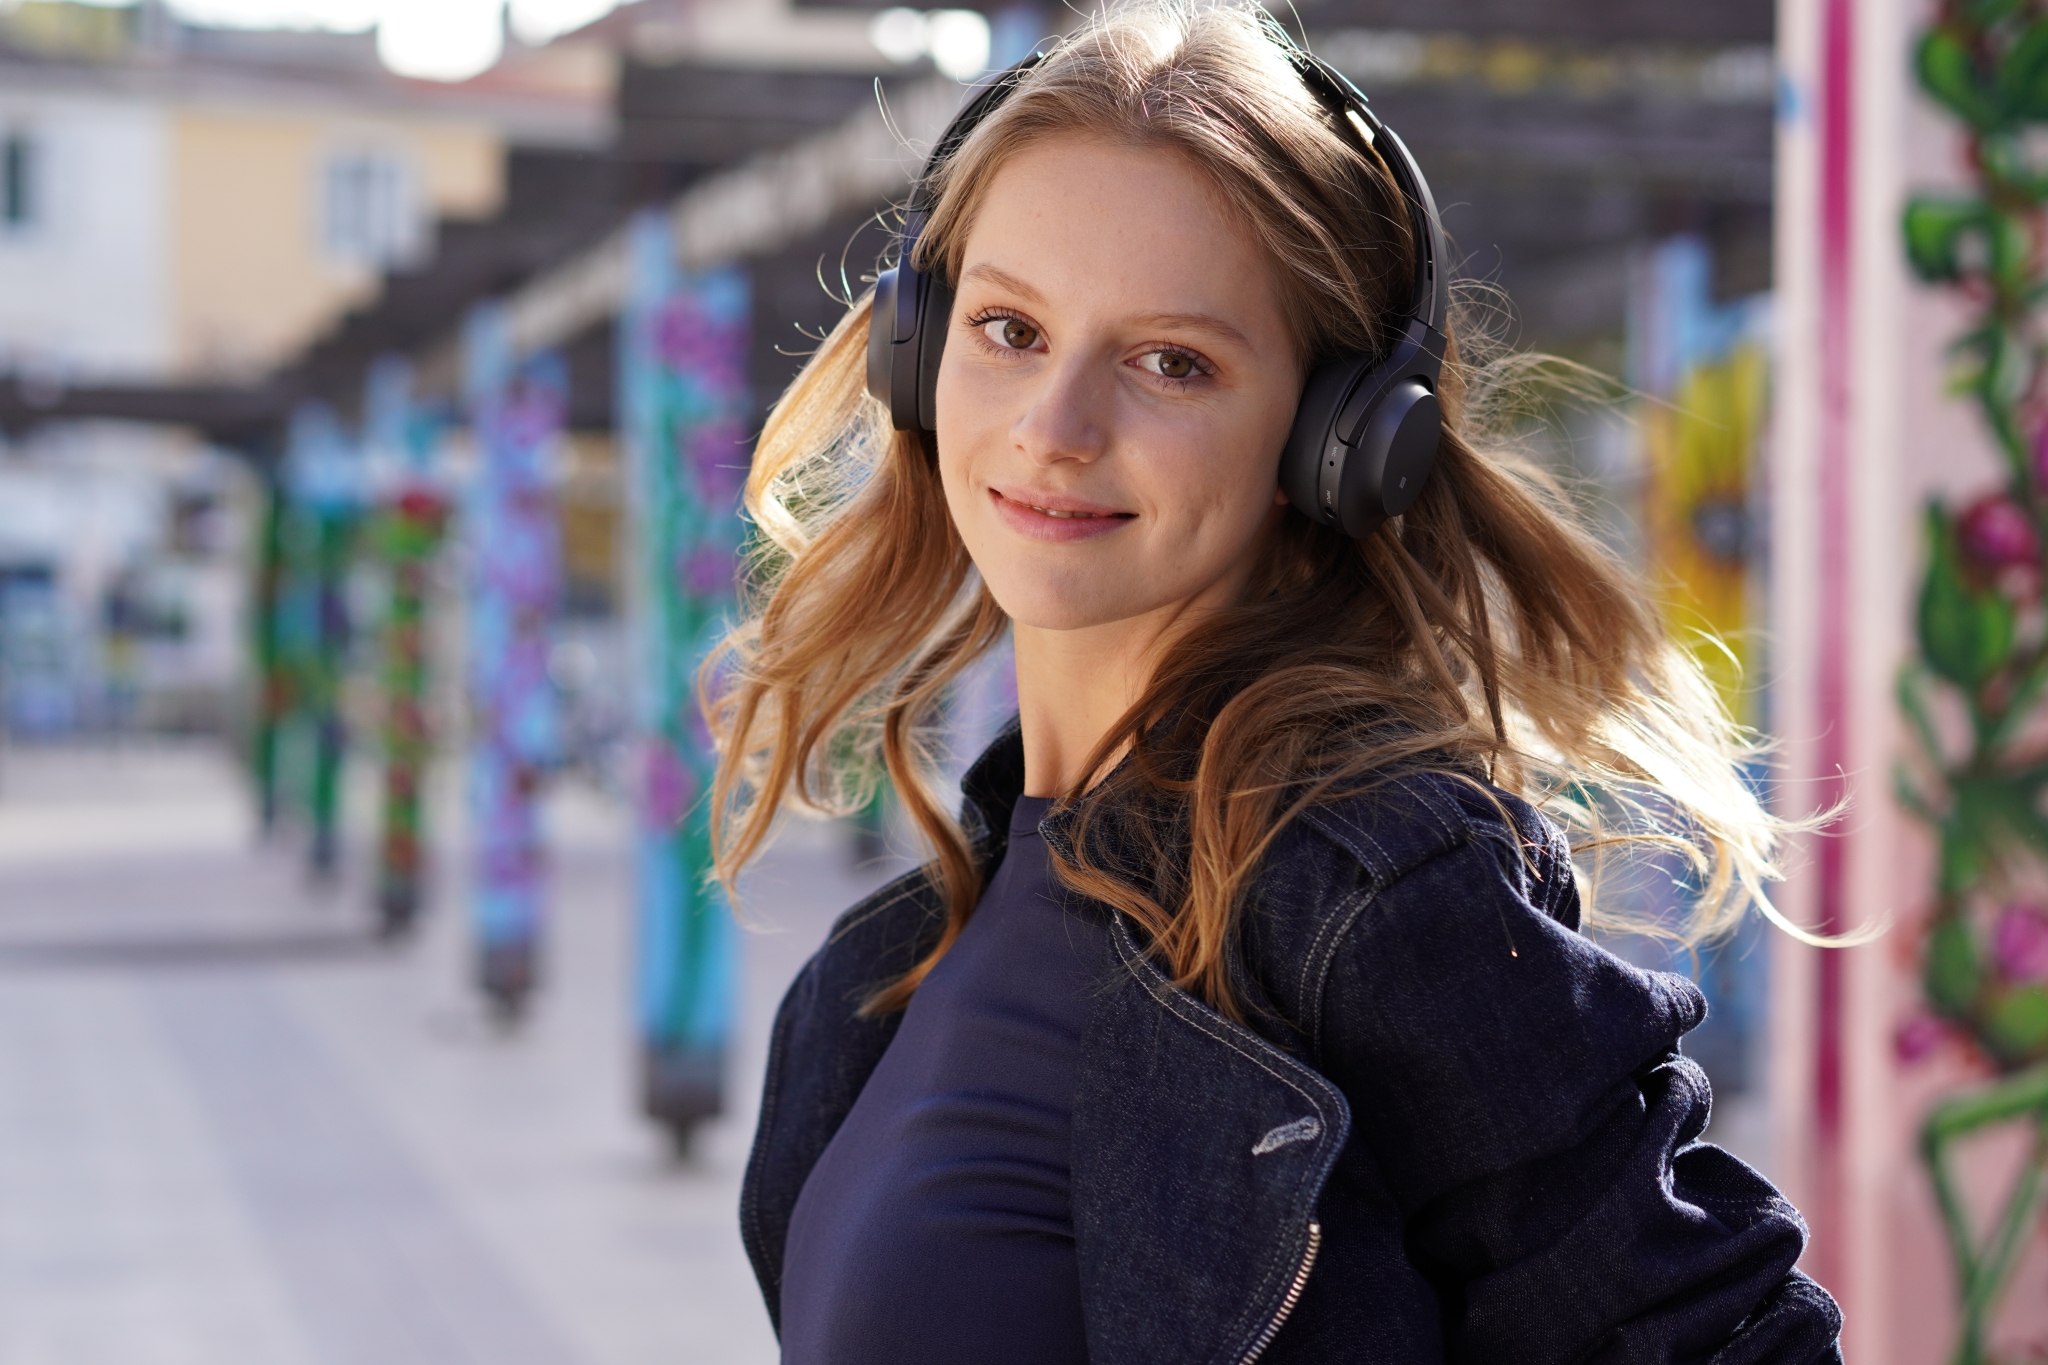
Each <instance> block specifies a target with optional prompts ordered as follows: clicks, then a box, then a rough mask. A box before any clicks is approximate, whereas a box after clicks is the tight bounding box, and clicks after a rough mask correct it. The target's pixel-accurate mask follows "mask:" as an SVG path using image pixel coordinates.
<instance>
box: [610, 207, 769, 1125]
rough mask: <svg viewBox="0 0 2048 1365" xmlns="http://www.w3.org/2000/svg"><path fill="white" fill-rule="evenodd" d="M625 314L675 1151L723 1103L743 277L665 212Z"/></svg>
mask: <svg viewBox="0 0 2048 1365" xmlns="http://www.w3.org/2000/svg"><path fill="white" fill-rule="evenodd" d="M632 241H633V250H632V261H633V267H632V282H631V286H630V291H629V296H628V301H627V305H626V310H625V312H624V314H623V316H622V317H621V319H620V330H619V348H618V355H619V375H620V380H619V382H620V395H619V411H620V414H621V419H622V420H621V423H620V429H621V432H622V435H623V437H624V440H625V450H626V461H627V467H628V471H629V472H628V478H629V480H630V486H631V496H630V497H629V498H628V499H627V503H628V506H629V507H630V508H631V513H630V516H631V518H632V522H631V527H630V540H631V544H632V576H633V584H632V587H633V600H634V603H635V610H634V612H633V620H634V624H635V631H636V635H635V640H634V655H635V658H636V660H637V667H638V673H639V677H638V696H637V705H636V713H637V714H636V723H637V727H638V730H639V737H640V753H641V757H642V766H641V789H640V830H639V867H638V899H639V924H640V944H639V953H640V966H639V1007H640V1020H639V1022H640V1028H641V1036H642V1040H643V1048H644V1060H645V1072H644V1076H645V1079H644V1085H645V1091H644V1103H645V1106H646V1109H647V1112H648V1114H649V1115H650V1116H651V1117H653V1118H654V1119H655V1120H656V1121H657V1122H659V1123H661V1124H663V1125H664V1126H665V1127H667V1128H668V1129H669V1131H670V1132H671V1133H672V1134H674V1136H675V1138H676V1140H677V1142H678V1143H679V1144H680V1143H682V1142H684V1141H686V1140H687V1138H688V1136H689V1133H690V1130H691V1129H692V1128H693V1127H694V1126H695V1125H696V1124H697V1123H698V1122H699V1121H700V1120H702V1119H704V1118H707V1117H709V1116H711V1115H713V1114H716V1113H718V1112H719V1109H720V1107H721V1104H722V1098H723V1097H722V1088H723V1071H724V1060H725V1045H726V1037H727V1034H728V1031H729V1028H730V1019H731V1014H732V996H733V979H734V974H735V949H736V943H735V940H734V934H733V924H732V916H731V912H730V910H729V907H728V906H727V905H726V903H725V899H724V897H723V896H722V895H721V894H720V893H719V891H718V888H717V886H716V884H715V883H713V882H712V881H711V880H710V873H711V832H710V809H709V803H708V801H707V800H706V796H707V793H708V792H709V791H710V787H711V776H712V770H713V766H714V763H715V757H714V755H713V752H712V746H711V739H710V735H709V733H708V731H707V730H706V728H705V725H704V720H703V716H702V714H701V713H700V711H699V709H698V707H697V704H696V699H695V691H694V678H695V674H696V670H697V665H698V663H699V662H700V661H701V660H702V659H703V658H704V656H705V654H706V652H707V651H708V650H709V649H710V647H711V646H712V644H713V643H714V642H715V641H716V639H717V637H718V634H719V632H720V630H721V629H722V628H723V626H724V624H725V620H726V616H727V613H728V611H729V609H730V607H731V604H732V598H733V574H734V568H735V564H736V559H737V555H738V551H739V546H740V535H741V532H740V520H739V495H740V487H741V485H742V483H743V482H744V481H745V477H746V461H747V450H746V446H745V444H744V441H745V437H746V428H745V421H746V414H747V392H746V358H747V332H748V329H747V321H748V307H749V304H748V292H747V281H746V277H745V276H744V275H742V274H741V273H740V272H739V271H737V270H731V269H725V270H718V271H713V272H711V273H709V274H705V275H699V276H693V277H687V278H685V277H682V276H679V275H678V273H677V270H676V267H675V246H674V237H673V234H672V232H671V230H670V227H669V225H668V222H667V220H666V219H665V218H663V217H662V216H660V215H657V214H648V215H646V216H644V217H643V218H642V219H641V220H640V221H639V222H638V223H636V224H635V226H634V230H633V237H632Z"/></svg>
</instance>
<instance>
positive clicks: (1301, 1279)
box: [1238, 1223, 1323, 1365]
mask: <svg viewBox="0 0 2048 1365" xmlns="http://www.w3.org/2000/svg"><path fill="white" fill-rule="evenodd" d="M1322 1247H1323V1225H1322V1224H1321V1223H1310V1224H1309V1225H1308V1250H1307V1251H1305V1252H1303V1253H1302V1256H1301V1268H1300V1269H1298V1270H1296V1271H1295V1272H1294V1283H1293V1284H1290V1285H1288V1286H1287V1297H1286V1298H1284V1299H1282V1300H1280V1309H1279V1311H1278V1312H1276V1313H1274V1314H1273V1320H1272V1321H1271V1322H1269V1323H1267V1324H1266V1330H1265V1331H1263V1332H1261V1333H1259V1339H1258V1340H1257V1341H1254V1342H1253V1343H1252V1348H1251V1349H1250V1350H1249V1351H1246V1352H1245V1353H1244V1359H1243V1360H1241V1361H1239V1362H1238V1365H1252V1362H1253V1361H1255V1360H1257V1359H1258V1358H1259V1357H1260V1356H1261V1355H1263V1354H1265V1351H1266V1348H1267V1347H1268V1346H1271V1345H1272V1344H1273V1338H1274V1337H1276V1336H1278V1335H1280V1326H1281V1324H1282V1323H1284V1322H1286V1321H1287V1316H1288V1314H1290V1313H1292V1312H1293V1311H1294V1305H1295V1304H1297V1303H1300V1302H1301V1291H1302V1290H1303V1289H1305V1288H1307V1287H1308V1272H1309V1271H1310V1270H1312V1269H1314V1268H1315V1263H1316V1253H1317V1252H1318V1251H1320V1250H1322Z"/></svg>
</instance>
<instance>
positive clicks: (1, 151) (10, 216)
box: [0, 128, 42, 232]
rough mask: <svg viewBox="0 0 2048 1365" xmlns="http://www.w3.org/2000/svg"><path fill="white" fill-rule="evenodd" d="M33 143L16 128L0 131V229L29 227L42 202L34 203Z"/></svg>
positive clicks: (36, 215)
mask: <svg viewBox="0 0 2048 1365" xmlns="http://www.w3.org/2000/svg"><path fill="white" fill-rule="evenodd" d="M36 174H37V167H36V144H35V140H34V139H33V138H31V137H30V136H29V135H28V133H27V132H25V131H24V130H22V129H19V128H10V129H7V130H6V131H5V132H4V133H0V231H6V232H21V231H24V230H26V229H28V228H32V227H34V226H35V224H36V219H37V217H38V216H39V215H40V213H41V210H42V205H41V204H39V203H37V202H36V200H37V193H36V191H37V189H38V188H39V187H38V186H37V184H36Z"/></svg>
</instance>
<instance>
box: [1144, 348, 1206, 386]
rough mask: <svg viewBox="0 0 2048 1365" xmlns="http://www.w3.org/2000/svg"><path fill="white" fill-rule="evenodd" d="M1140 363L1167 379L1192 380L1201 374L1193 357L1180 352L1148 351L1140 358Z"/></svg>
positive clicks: (1199, 367)
mask: <svg viewBox="0 0 2048 1365" xmlns="http://www.w3.org/2000/svg"><path fill="white" fill-rule="evenodd" d="M1140 363H1142V364H1143V365H1144V367H1145V368H1146V369H1148V370H1150V371H1152V373H1154V374H1156V375H1162V376H1164V377H1165V378H1167V379H1192V378H1194V377H1195V376H1196V375H1198V374H1200V373H1201V372H1202V367H1201V366H1200V365H1198V364H1197V363H1196V362H1195V358H1194V357H1193V356H1191V355H1187V354H1184V353H1183V352H1180V351H1149V352H1147V353H1146V354H1145V355H1144V356H1142V357H1140Z"/></svg>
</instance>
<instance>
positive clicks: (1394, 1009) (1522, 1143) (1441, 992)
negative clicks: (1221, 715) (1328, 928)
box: [1312, 838, 1841, 1365]
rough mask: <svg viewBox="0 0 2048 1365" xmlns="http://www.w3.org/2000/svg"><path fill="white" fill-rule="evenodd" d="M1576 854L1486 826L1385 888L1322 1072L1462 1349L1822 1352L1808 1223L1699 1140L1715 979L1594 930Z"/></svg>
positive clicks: (1363, 934)
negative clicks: (1631, 955) (1656, 963)
mask: <svg viewBox="0 0 2048 1365" xmlns="http://www.w3.org/2000/svg"><path fill="white" fill-rule="evenodd" d="M1571 875H1572V873H1571V865H1570V862H1569V859H1568V858H1567V857H1566V855H1565V854H1564V852H1563V850H1562V849H1561V848H1559V847H1557V846H1556V845H1554V844H1553V845H1551V846H1548V847H1545V846H1542V845H1536V846H1524V847H1521V848H1515V847H1510V846H1508V844H1507V843H1506V841H1505V840H1502V841H1494V840H1490V839H1486V838H1475V839H1473V840H1472V841H1470V842H1467V843H1465V844H1463V845H1461V846H1459V847H1457V848H1454V849H1452V850H1451V851H1449V852H1447V853H1443V854H1440V855H1438V856H1437V857H1435V858H1433V859H1431V860H1430V861H1428V862H1426V863H1424V864H1422V865H1421V866H1420V867H1417V868H1416V869H1414V870H1413V871H1411V872H1409V873H1407V874H1406V875H1404V876H1402V877H1400V878H1398V879H1396V880H1394V881H1393V882H1391V883H1390V884H1388V885H1386V886H1384V887H1380V888H1378V889H1376V890H1375V889H1368V890H1367V891H1366V895H1367V897H1368V900H1367V901H1366V904H1365V906H1364V909H1363V911H1362V912H1361V913H1360V914H1359V915H1358V916H1357V918H1356V920H1355V921H1354V923H1353V924H1352V926H1351V928H1350V929H1349V931H1348V934H1347V936H1346V940H1345V942H1344V943H1343V944H1342V945H1341V946H1340V948H1339V951H1338V952H1337V954H1336V956H1335V958H1334V959H1333V961H1332V964H1331V968H1330V975H1329V977H1328V978H1327V979H1326V980H1325V981H1324V983H1323V986H1322V990H1321V993H1320V994H1321V1002H1320V1003H1321V1009H1320V1011H1319V1023H1318V1027H1317V1036H1316V1037H1315V1038H1314V1039H1313V1040H1312V1042H1313V1046H1314V1047H1315V1049H1316V1052H1317V1056H1318V1063H1319V1066H1320V1067H1321V1069H1322V1070H1323V1071H1324V1073H1325V1074H1326V1075H1328V1076H1329V1077H1330V1078H1331V1079H1332V1080H1333V1081H1335V1082H1336V1083H1337V1084H1338V1085H1339V1086H1340V1087H1341V1088H1342V1089H1343V1090H1344V1092H1345V1094H1346V1096H1347V1098H1348V1099H1349V1100H1350V1103H1351V1108H1352V1114H1353V1116H1354V1122H1355V1138H1354V1140H1355V1141H1358V1142H1360V1143H1362V1144H1364V1145H1365V1147H1366V1149H1367V1150H1368V1151H1369V1152H1370V1153H1371V1154H1372V1156H1373V1158H1374V1159H1375V1160H1376V1161H1377V1162H1378V1163H1379V1165H1380V1166H1381V1168H1382V1170H1383V1172H1384V1174H1385V1176H1386V1179H1387V1183H1388V1185H1389V1187H1390V1188H1391V1189H1392V1190H1393V1191H1394V1192H1395V1196H1396V1198H1397V1200H1398V1201H1399V1202H1400V1204H1401V1206H1402V1207H1401V1213H1402V1216H1403V1218H1404V1220H1405V1224H1406V1229H1407V1249H1408V1254H1409V1257H1410V1258H1411V1260H1412V1261H1413V1263H1414V1265H1415V1267H1416V1269H1417V1270H1418V1271H1419V1272H1420V1273H1421V1274H1422V1275H1423V1276H1424V1277H1425V1278H1426V1279H1427V1280H1428V1281H1429V1282H1430V1284H1431V1285H1432V1286H1433V1287H1434V1289H1435V1291H1436V1293H1437V1295H1438V1298H1439V1301H1440V1303H1441V1305H1442V1309H1443V1324H1444V1342H1445V1354H1446V1357H1447V1358H1448V1359H1449V1360H1451V1361H1457V1362H1466V1361H1470V1362H1475V1363H1476V1362H1487V1363H1488V1365H1492V1363H1494V1362H1499V1361H1504V1360H1513V1361H1516V1362H1519V1363H1520V1365H1551V1363H1552V1362H1554V1363H1555V1365H1572V1363H1574V1362H1598V1365H1624V1362H1625V1363H1626V1365H1638V1363H1639V1362H1640V1363H1641V1365H1649V1362H1667V1361H1679V1360H1683V1361H1708V1362H1713V1363H1714V1365H1762V1363H1763V1362H1769V1365H1809V1362H1834V1361H1839V1359H1840V1356H1839V1352H1838V1348H1837V1346H1836V1337H1837V1335H1838V1333H1839V1330H1840V1326H1841V1318H1840V1314H1839V1312H1838V1311H1837V1310H1836V1308H1835V1304H1834V1302H1833V1300H1832V1299H1830V1298H1829V1297H1828V1295H1827V1294H1826V1293H1825V1291H1823V1290H1822V1289H1821V1288H1820V1287H1819V1286H1818V1285H1816V1284H1814V1283H1813V1282H1812V1281H1811V1280H1809V1279H1807V1278H1806V1277H1805V1276H1803V1275H1801V1274H1800V1273H1799V1272H1798V1271H1797V1270H1795V1269H1793V1263H1794V1262H1795V1261H1796V1260H1797V1259H1798V1257H1799V1254H1800V1251H1801V1250H1802V1248H1803V1246H1804V1244H1805V1237H1806V1229H1805V1225H1804V1223H1803V1222H1802V1221H1801V1219H1800V1217H1799V1214H1798V1212H1797V1211H1796V1210H1795V1209H1793V1207H1792V1206H1791V1205H1790V1204H1789V1203H1787V1202H1786V1201H1785V1200H1784V1199H1783V1198H1782V1197H1781V1196H1780V1195H1779V1194H1778V1192H1777V1191H1776V1190H1775V1189H1773V1188H1772V1187H1771V1185H1770V1184H1769V1182H1767V1181H1766V1180H1764V1178H1763V1177H1762V1176H1760V1175H1758V1174H1757V1173H1756V1172H1755V1171H1753V1170H1751V1169H1750V1168H1749V1167H1747V1166H1745V1165H1744V1164H1743V1163H1742V1162H1740V1161H1738V1160H1736V1159H1735V1158H1734V1157H1733V1156H1730V1155H1729V1154H1728V1153H1726V1152H1724V1151H1722V1150H1720V1149H1719V1148H1717V1147H1713V1146H1711V1145H1708V1144H1706V1143H1702V1142H1700V1141H1699V1135H1700V1132H1701V1131H1702V1130H1703V1129H1704V1128H1705V1127H1706V1122H1707V1115H1708V1108H1709V1103H1710V1095H1709V1092H1708V1087H1707V1080H1706V1076H1705V1074H1704V1073H1702V1072H1701V1071H1700V1069H1699V1067H1698V1066H1696V1065H1695V1064H1694V1063H1693V1062H1691V1061H1690V1060H1688V1059H1687V1058H1685V1057H1684V1056H1682V1055H1680V1053H1679V1051H1678V1040H1679V1037H1680V1035H1682V1034H1684V1033H1685V1032H1686V1031H1687V1030H1689V1029H1691V1028H1693V1027H1694V1026H1695V1025H1697V1024H1698V1023H1699V1022H1700V1020H1701V1019H1703V1018H1704V1017H1705V1014H1706V1002H1705V1000H1704V999H1703V998H1702V996H1701V995H1700V993H1699V990H1698V988H1697V987H1695V986H1694V985H1693V984H1692V983H1691V982H1689V981H1687V980H1685V979H1684V978H1682V977H1678V976H1673V975H1669V974H1666V973H1657V972H1646V971H1642V970H1639V969H1637V968H1635V967H1632V966H1630V965H1629V964H1627V963H1625V962H1623V961H1621V960H1620V959H1619V958H1617V957H1615V956H1613V955H1612V954H1610V953H1607V952H1605V951H1603V950H1602V949H1600V948H1598V947H1595V946H1594V945H1593V944H1592V943H1591V942H1589V941H1588V940H1586V939H1585V938H1583V937H1581V936H1580V935H1579V934H1577V933H1576V932H1574V931H1573V929H1572V928H1569V927H1567V926H1569V925H1575V924H1576V923H1577V922H1578V915H1577V899H1576V892H1575V891H1574V890H1573V888H1572V885H1571Z"/></svg>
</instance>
